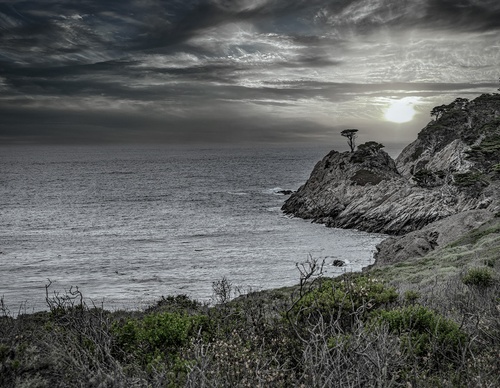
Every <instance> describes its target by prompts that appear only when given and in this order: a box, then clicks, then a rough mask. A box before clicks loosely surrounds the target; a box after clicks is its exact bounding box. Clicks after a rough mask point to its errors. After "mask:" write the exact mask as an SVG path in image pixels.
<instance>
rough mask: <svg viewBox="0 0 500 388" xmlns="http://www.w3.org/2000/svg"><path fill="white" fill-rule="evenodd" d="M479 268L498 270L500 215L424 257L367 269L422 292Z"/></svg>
mask: <svg viewBox="0 0 500 388" xmlns="http://www.w3.org/2000/svg"><path fill="white" fill-rule="evenodd" d="M481 267H488V268H491V270H492V272H495V273H496V275H497V276H498V275H499V273H500V269H499V267H500V219H499V218H495V219H493V220H492V221H490V222H487V223H485V224H483V225H482V226H480V227H479V228H477V229H474V230H472V231H470V232H469V233H467V234H465V235H464V236H462V237H461V238H459V239H458V240H457V241H455V242H453V243H451V244H449V245H447V246H445V247H443V248H440V249H437V250H435V251H432V252H430V253H429V254H427V255H426V256H424V257H420V258H415V259H411V260H407V261H405V262H402V263H397V264H394V265H386V266H384V267H382V268H380V267H377V268H374V269H373V270H370V271H369V272H370V273H371V274H372V275H374V276H376V277H379V278H381V279H383V280H384V281H386V282H388V283H390V284H393V285H399V286H401V287H407V288H413V289H417V288H418V289H419V290H420V291H421V292H425V290H429V288H432V287H434V285H435V284H436V283H437V282H438V283H443V282H445V281H450V280H453V279H456V278H459V277H460V276H462V275H464V273H465V272H466V271H467V270H468V269H470V268H481Z"/></svg>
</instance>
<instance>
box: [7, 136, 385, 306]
mask: <svg viewBox="0 0 500 388" xmlns="http://www.w3.org/2000/svg"><path fill="white" fill-rule="evenodd" d="M329 151H330V148H328V147H326V146H303V145H302V146H299V145H294V146H272V145H269V146H267V145H266V146H238V147H229V146H165V145H141V146H138V145H123V146H117V145H114V146H110V145H99V146H90V145H86V146H66V145H51V146H26V145H22V146H21V145H16V146H10V147H6V146H3V147H0V198H1V199H0V252H1V253H0V264H1V271H0V296H2V297H3V301H4V304H5V305H6V306H7V307H8V308H9V309H10V310H11V311H21V312H33V311H39V310H46V309H47V305H46V303H45V285H47V284H49V282H50V283H51V286H50V288H49V290H50V292H51V295H53V294H52V293H53V292H57V293H60V294H61V295H63V294H64V292H66V291H67V290H69V289H70V288H71V287H78V289H79V290H80V291H81V292H82V294H83V295H84V297H85V298H86V301H87V303H95V304H97V305H99V306H101V305H102V306H104V307H105V308H108V309H122V308H123V309H137V308H144V307H145V306H146V305H147V304H150V303H153V302H154V301H155V300H157V299H158V298H160V297H161V296H162V295H164V296H167V295H178V294H185V295H188V296H190V297H192V298H195V299H198V300H200V301H206V302H209V301H210V300H211V297H212V294H213V292H212V284H213V282H214V281H217V280H221V279H222V278H223V277H225V278H226V279H228V280H229V281H230V282H231V283H232V284H233V286H234V287H236V288H238V289H239V290H240V291H241V292H249V291H257V290H263V289H270V288H276V287H281V286H289V285H293V284H297V283H298V280H299V272H298V270H297V267H296V264H297V263H303V262H305V261H306V260H308V258H310V257H312V258H315V259H318V260H320V261H322V260H325V264H326V265H325V274H326V275H327V276H333V275H336V274H341V273H342V272H346V271H347V272H351V271H359V270H361V268H362V267H364V266H366V265H368V264H370V263H371V262H372V256H373V252H374V250H375V246H376V245H377V244H378V243H379V242H380V241H381V240H382V239H383V238H384V236H382V235H376V234H369V233H363V232H359V231H355V230H341V229H330V228H326V227H324V226H322V225H318V224H313V223H311V222H309V221H306V220H301V219H296V218H290V217H287V216H285V215H284V214H282V212H281V211H280V207H281V205H282V204H283V202H284V200H285V199H286V196H284V195H282V194H280V191H281V190H296V189H297V188H298V187H299V186H300V185H302V184H303V183H304V182H305V181H306V180H307V178H308V177H309V174H310V172H311V171H312V169H313V167H314V165H315V163H316V162H317V161H318V160H320V159H321V158H322V157H323V156H324V155H326V154H327V153H328V152H329ZM336 259H341V260H345V261H346V265H345V266H344V267H336V266H333V261H334V260H336Z"/></svg>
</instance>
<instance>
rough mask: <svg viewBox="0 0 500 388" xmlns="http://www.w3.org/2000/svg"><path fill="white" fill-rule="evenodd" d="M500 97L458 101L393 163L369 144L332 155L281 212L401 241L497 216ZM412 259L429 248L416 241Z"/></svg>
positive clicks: (376, 145)
mask: <svg viewBox="0 0 500 388" xmlns="http://www.w3.org/2000/svg"><path fill="white" fill-rule="evenodd" d="M499 112H500V95H498V94H494V95H483V96H480V97H478V98H477V99H476V100H474V101H471V102H469V101H468V100H466V99H457V100H455V102H453V103H452V104H450V105H449V106H444V107H443V109H441V110H440V112H439V114H440V117H437V118H436V120H433V121H432V122H431V123H429V124H428V125H427V126H426V127H425V128H424V129H423V130H422V131H421V132H420V134H419V135H418V139H417V140H416V141H415V142H413V143H412V144H410V145H409V146H407V147H406V148H405V149H404V150H403V151H402V152H401V154H400V156H399V157H398V158H397V159H396V161H394V160H392V159H391V157H390V156H389V155H388V154H387V153H386V152H384V151H383V150H382V149H381V147H382V146H381V145H380V144H378V143H375V142H368V143H365V144H362V145H360V146H359V147H358V150H356V151H355V152H344V153H339V152H336V151H332V152H330V153H329V154H328V155H327V156H325V158H324V159H323V160H322V161H320V162H318V163H317V164H316V166H315V167H314V170H313V172H312V173H311V176H310V178H309V179H308V181H307V182H306V183H305V184H304V185H303V186H302V187H300V188H299V190H298V191H297V192H295V193H294V194H292V195H291V196H290V198H289V199H288V200H287V201H286V202H285V204H284V205H283V207H282V210H283V211H284V212H285V213H288V214H293V215H295V216H298V217H302V218H306V219H312V220H314V221H315V222H319V223H324V224H326V225H327V226H332V227H339V228H355V229H360V230H364V231H368V232H381V233H387V234H393V235H401V234H405V233H409V232H412V231H415V230H419V229H421V228H423V227H424V226H426V225H428V224H430V223H432V222H435V221H437V220H440V219H443V218H446V217H449V216H451V215H453V214H457V213H460V212H465V211H469V210H474V209H488V210H490V211H491V212H495V211H498V210H499V202H498V193H499V192H500V191H499V186H500V185H499V179H500V173H499V172H500V118H499V116H500V115H499ZM420 238H423V240H418V241H417V242H416V243H415V244H414V248H412V249H414V250H415V252H417V253H418V252H424V251H425V250H429V249H432V244H431V245H429V241H430V240H429V239H428V237H419V239H420Z"/></svg>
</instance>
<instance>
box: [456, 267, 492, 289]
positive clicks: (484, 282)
mask: <svg viewBox="0 0 500 388" xmlns="http://www.w3.org/2000/svg"><path fill="white" fill-rule="evenodd" d="M462 282H463V283H464V284H466V285H467V286H473V287H478V288H486V287H490V286H492V285H493V283H494V279H493V274H492V273H491V271H490V270H489V269H488V268H471V269H470V270H469V271H468V272H467V273H466V274H465V275H464V277H462Z"/></svg>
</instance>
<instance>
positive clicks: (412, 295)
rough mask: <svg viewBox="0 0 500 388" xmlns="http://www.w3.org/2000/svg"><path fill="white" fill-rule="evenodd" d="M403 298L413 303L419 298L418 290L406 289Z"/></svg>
mask: <svg viewBox="0 0 500 388" xmlns="http://www.w3.org/2000/svg"><path fill="white" fill-rule="evenodd" d="M404 298H405V301H406V302H407V303H410V304H413V303H415V302H416V301H417V300H418V299H419V298H420V292H418V291H415V290H407V291H405V293H404Z"/></svg>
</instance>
